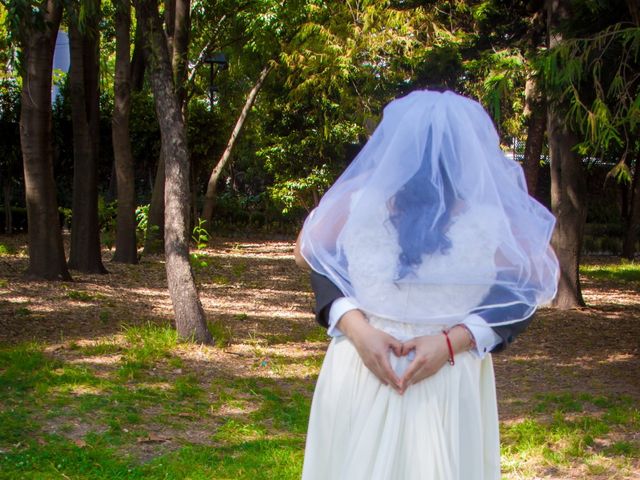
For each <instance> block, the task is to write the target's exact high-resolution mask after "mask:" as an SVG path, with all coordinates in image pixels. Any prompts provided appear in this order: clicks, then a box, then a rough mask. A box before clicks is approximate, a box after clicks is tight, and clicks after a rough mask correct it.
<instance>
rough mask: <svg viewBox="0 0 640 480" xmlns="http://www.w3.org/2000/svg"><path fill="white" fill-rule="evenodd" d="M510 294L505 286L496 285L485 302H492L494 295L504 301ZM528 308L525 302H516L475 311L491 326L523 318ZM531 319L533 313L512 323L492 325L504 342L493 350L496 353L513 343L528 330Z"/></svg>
mask: <svg viewBox="0 0 640 480" xmlns="http://www.w3.org/2000/svg"><path fill="white" fill-rule="evenodd" d="M508 296H509V294H508V291H507V290H505V289H504V287H500V286H494V287H493V288H492V289H491V290H490V291H489V293H488V294H487V297H486V298H485V299H484V302H487V301H488V302H491V298H492V297H497V298H500V299H501V300H503V301H504V300H505V299H507V298H508ZM527 310H529V306H528V305H526V304H524V303H514V304H513V305H509V306H506V307H498V308H496V307H492V308H490V309H486V310H479V311H476V312H475V313H476V314H477V315H479V316H481V317H482V318H483V319H484V320H485V321H486V322H487V323H488V324H489V326H491V324H492V323H497V322H504V321H505V320H509V319H512V318H522V317H523V316H524V315H526V312H527ZM531 320H533V315H531V316H530V317H529V318H526V319H524V320H521V321H519V322H515V323H512V324H510V325H500V326H495V327H491V328H492V329H493V331H494V332H496V333H497V334H498V335H499V336H500V338H501V339H502V342H501V343H499V344H498V345H496V346H495V347H494V348H493V350H491V351H492V352H493V353H496V352H500V351H502V350H504V349H505V348H506V347H507V346H508V345H509V344H510V343H513V341H514V340H515V339H516V337H517V336H518V335H520V334H521V333H522V332H524V331H525V330H526V328H527V327H528V326H529V324H530V323H531Z"/></svg>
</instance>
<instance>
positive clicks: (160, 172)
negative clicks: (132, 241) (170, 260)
mask: <svg viewBox="0 0 640 480" xmlns="http://www.w3.org/2000/svg"><path fill="white" fill-rule="evenodd" d="M160 136H162V134H160ZM164 184H165V174H164V149H163V148H162V147H160V158H159V159H158V168H157V169H156V178H155V179H154V181H153V192H152V193H151V203H150V204H149V216H148V218H147V231H146V232H145V237H144V252H143V254H144V255H148V254H150V253H162V252H163V248H164Z"/></svg>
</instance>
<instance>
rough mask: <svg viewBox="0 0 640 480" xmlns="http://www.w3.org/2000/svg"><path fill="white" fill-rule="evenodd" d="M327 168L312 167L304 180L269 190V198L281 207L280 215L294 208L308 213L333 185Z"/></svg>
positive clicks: (276, 186) (287, 182)
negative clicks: (299, 208)
mask: <svg viewBox="0 0 640 480" xmlns="http://www.w3.org/2000/svg"><path fill="white" fill-rule="evenodd" d="M333 180H334V178H333V176H332V175H330V174H329V168H328V166H327V165H326V164H325V165H321V166H320V167H314V168H313V169H312V170H311V173H310V174H309V175H307V176H306V177H304V178H296V179H292V180H285V181H283V182H279V183H276V184H275V185H274V186H273V187H271V188H270V189H269V194H270V195H271V198H273V199H274V200H276V201H277V202H279V203H281V204H282V205H283V209H282V213H285V214H286V213H289V212H290V211H291V210H293V209H294V208H295V207H301V208H303V209H304V210H305V211H307V212H309V211H311V209H312V208H314V207H315V206H316V205H317V203H318V201H319V199H320V196H321V195H322V194H323V193H324V192H325V190H326V189H327V188H329V186H330V185H331V184H332V183H333Z"/></svg>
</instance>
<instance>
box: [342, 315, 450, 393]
mask: <svg viewBox="0 0 640 480" xmlns="http://www.w3.org/2000/svg"><path fill="white" fill-rule="evenodd" d="M356 332H357V333H355V334H354V335H352V336H351V340H352V341H353V344H354V346H355V347H356V350H357V351H358V354H359V355H360V358H362V361H363V362H364V364H365V365H366V366H367V368H368V369H369V370H371V372H372V373H373V374H374V375H375V376H376V377H378V378H379V379H380V381H381V382H382V383H384V384H385V385H389V386H391V387H392V388H394V389H395V390H396V391H397V392H398V393H399V394H401V395H402V394H403V393H404V392H405V391H406V390H407V388H409V387H410V386H411V385H413V384H415V383H418V382H419V381H421V380H424V379H425V378H428V377H430V376H431V375H433V374H435V373H436V372H438V370H440V368H442V366H443V365H444V364H445V363H447V361H448V360H449V349H448V348H447V344H446V340H445V338H444V336H443V335H424V336H421V337H415V338H413V339H411V340H409V341H406V342H400V341H399V340H397V339H395V338H394V337H392V336H391V335H389V334H388V333H385V332H383V331H381V330H377V329H375V328H373V327H369V328H367V329H366V330H364V329H363V330H356ZM412 352H413V359H411V360H410V363H409V364H408V366H406V370H404V373H403V374H402V376H401V377H399V376H398V374H397V373H396V372H395V371H394V369H393V368H392V365H391V363H392V362H391V358H390V353H393V354H394V355H395V356H396V357H404V356H407V355H409V354H410V353H412ZM394 363H395V362H394Z"/></svg>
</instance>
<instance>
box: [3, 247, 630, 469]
mask: <svg viewBox="0 0 640 480" xmlns="http://www.w3.org/2000/svg"><path fill="white" fill-rule="evenodd" d="M25 241H26V238H25V237H24V236H13V237H7V236H4V237H3V236H0V479H18V478H26V479H74V480H75V479H147V478H148V479H193V480H196V479H234V480H237V479H272V478H277V479H295V478H299V475H300V470H301V464H302V458H303V448H304V436H305V430H306V422H307V418H308V414H309V406H310V400H311V395H312V392H313V386H314V382H315V379H316V377H317V374H318V371H319V368H320V366H321V363H322V358H323V353H324V351H325V349H326V347H327V343H328V342H327V338H326V335H325V334H324V331H323V330H322V329H321V328H319V327H318V326H316V325H315V324H314V320H313V316H312V314H311V306H312V296H311V294H310V287H309V282H308V279H307V277H306V275H305V274H304V273H303V272H301V271H300V270H298V269H297V267H296V266H295V264H294V262H293V256H292V246H293V245H292V240H291V239H279V240H276V239H273V238H271V239H264V238H262V239H260V238H257V237H253V238H225V239H216V240H214V241H212V242H211V243H210V245H209V246H208V247H207V248H205V249H202V250H200V251H198V252H197V258H194V259H193V261H194V269H195V272H196V277H197V283H198V286H199V289H200V295H201V299H202V302H203V305H204V307H205V310H206V312H207V317H208V319H209V327H210V329H211V331H212V333H213V334H214V336H215V338H216V344H215V345H214V346H194V345H189V344H185V343H181V342H179V341H178V340H177V338H176V335H175V332H174V330H173V328H172V326H171V321H172V310H171V302H170V299H169V296H168V293H167V290H166V283H165V276H164V264H163V260H162V258H161V257H159V256H151V257H146V258H143V260H142V262H141V264H140V265H135V266H131V265H119V264H114V263H110V262H107V268H108V270H109V273H108V274H106V275H95V276H94V275H82V274H78V273H77V272H75V273H74V279H75V281H74V282H43V281H30V280H26V279H25V278H23V277H22V275H21V272H22V271H24V269H25V268H26V265H27V256H26V251H25ZM104 254H105V258H109V256H110V253H109V252H108V251H105V252H104ZM581 274H582V281H583V288H584V294H585V299H586V302H587V304H588V307H587V308H584V309H581V310H575V311H570V312H558V311H554V310H551V309H541V310H540V311H539V313H538V314H537V318H536V319H535V321H534V322H533V323H532V324H531V326H530V328H529V329H528V330H527V331H526V332H525V333H524V334H523V335H522V336H521V337H519V339H518V341H517V342H516V343H515V344H514V345H513V346H512V347H511V348H510V349H508V350H507V351H506V352H504V353H501V354H497V355H494V364H495V371H496V378H497V391H498V399H499V409H500V417H501V437H502V458H503V478H505V479H510V480H515V479H538V478H540V479H542V478H544V479H638V478H640V344H639V342H640V320H639V317H640V265H639V264H638V263H635V264H634V263H621V262H620V261H619V260H617V259H615V258H607V259H605V258H588V259H586V261H585V265H584V266H583V268H582V271H581Z"/></svg>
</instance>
